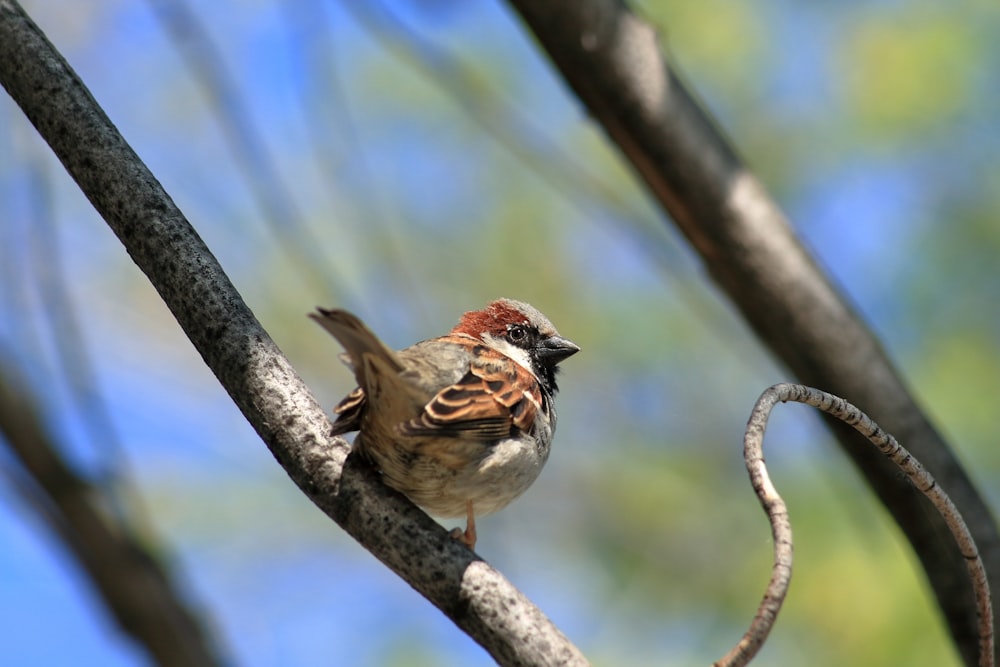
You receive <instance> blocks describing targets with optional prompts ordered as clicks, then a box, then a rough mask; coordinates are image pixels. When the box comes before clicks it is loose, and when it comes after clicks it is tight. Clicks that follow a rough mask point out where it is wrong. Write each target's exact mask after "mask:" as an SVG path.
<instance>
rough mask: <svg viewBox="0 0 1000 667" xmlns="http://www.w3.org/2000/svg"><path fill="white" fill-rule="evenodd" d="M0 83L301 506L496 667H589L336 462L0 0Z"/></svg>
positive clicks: (430, 531) (173, 218)
mask: <svg viewBox="0 0 1000 667" xmlns="http://www.w3.org/2000/svg"><path fill="white" fill-rule="evenodd" d="M0 83H2V84H3V86H4V88H6V89H7V91H8V93H9V94H10V96H11V97H12V98H13V99H14V100H15V101H16V102H17V104H18V105H19V106H20V107H21V109H22V110H23V111H24V113H25V114H26V115H27V116H28V118H29V119H30V120H31V122H32V124H34V126H35V127H36V128H37V129H38V131H39V133H40V134H41V135H42V137H44V138H45V140H46V141H47V142H48V144H49V145H50V146H51V147H52V149H53V151H54V152H55V153H56V155H57V156H58V157H59V159H60V160H61V161H62V163H63V165H64V166H65V167H66V169H67V171H68V172H69V173H70V175H71V176H72V177H73V178H74V180H75V181H76V182H77V184H78V185H79V186H80V188H81V190H83V192H84V194H85V195H86V196H87V197H88V198H89V199H90V201H91V203H92V204H93V205H94V207H95V208H96V209H97V210H98V212H100V214H101V215H102V216H103V217H104V219H105V220H106V221H107V223H108V225H109V226H110V227H111V229H112V230H113V231H114V232H115V234H116V235H117V236H118V238H119V239H120V240H121V241H122V243H123V244H124V245H125V248H126V250H127V251H128V253H129V254H130V255H131V257H132V259H133V260H134V261H135V263H136V264H137V265H138V266H139V268H140V269H142V271H143V272H144V273H145V274H146V276H147V277H148V278H149V280H150V282H151V283H152V284H153V286H154V287H155V288H156V290H157V291H158V292H159V294H160V296H161V297H162V298H163V301H164V303H165V304H166V305H167V307H168V308H169V309H170V311H171V312H172V313H173V315H174V316H175V317H176V318H177V321H178V323H179V324H180V325H181V327H182V328H183V329H184V332H185V333H186V334H187V336H188V338H189V339H190V340H191V342H192V343H193V344H194V346H195V347H196V348H197V350H198V352H199V353H200V354H201V355H202V357H203V358H204V360H205V363H206V364H207V365H208V366H209V368H210V369H211V370H212V372H213V373H214V374H215V376H216V377H217V378H218V379H219V382H220V383H221V384H222V386H223V387H224V388H225V389H226V391H227V392H229V395H230V396H231V397H232V399H233V401H234V402H235V403H236V405H237V406H238V407H239V408H240V410H241V411H242V412H243V414H244V416H245V417H246V418H247V420H248V421H249V422H250V424H251V425H252V426H253V427H254V429H255V430H256V431H257V433H258V434H259V435H260V437H261V438H262V439H263V440H264V442H265V444H266V445H267V446H268V448H269V449H270V451H271V453H272V454H273V455H274V457H275V458H276V459H277V460H278V462H279V463H280V464H281V466H282V467H283V468H284V469H285V471H286V472H287V473H288V475H289V477H291V478H292V480H293V481H294V482H295V483H296V484H297V485H298V486H299V488H300V489H302V491H303V492H304V493H305V494H306V495H307V496H308V497H309V498H310V500H312V502H313V503H315V504H316V505H317V506H318V507H319V508H320V509H322V510H323V511H324V512H325V513H326V514H327V515H328V516H330V517H331V518H332V519H333V520H334V521H336V522H337V523H338V524H339V525H340V526H341V527H343V528H344V530H345V531H347V532H348V533H349V534H350V535H351V536H352V537H354V538H355V539H356V540H358V541H359V542H360V543H361V544H362V545H363V546H364V547H365V548H366V549H368V550H369V551H370V552H371V553H372V554H373V555H375V557H376V558H378V559H379V560H381V561H382V562H383V563H385V564H386V565H387V566H389V567H390V568H391V569H392V570H393V571H394V572H396V573H397V574H398V575H399V576H400V577H402V578H403V579H404V580H406V582H407V583H409V584H410V585H411V586H413V588H415V589H416V590H417V591H418V592H419V593H421V594H422V595H423V596H425V597H426V598H427V599H428V600H430V601H431V602H432V603H433V604H434V605H436V606H437V607H438V608H439V609H441V611H443V612H444V613H445V614H446V615H447V616H448V617H449V618H451V619H452V620H453V621H454V622H455V624H456V625H458V626H459V627H460V628H462V630H464V631H465V632H466V633H468V634H469V636H471V637H472V638H473V639H474V640H475V641H477V642H479V643H480V644H481V645H482V646H483V647H484V648H485V649H486V650H487V651H489V652H490V654H491V655H492V656H493V657H494V659H496V660H497V662H499V663H500V664H501V665H525V666H527V665H553V666H554V665H570V666H572V665H586V664H587V661H586V659H585V658H584V657H583V655H582V654H581V653H580V651H579V650H578V649H577V648H576V647H575V646H573V645H572V644H571V643H570V642H569V641H568V640H567V639H566V637H565V636H564V635H563V634H562V633H561V632H560V631H559V630H558V629H557V628H556V627H555V626H554V625H553V624H552V622H551V621H550V620H549V619H548V618H547V617H546V616H545V615H544V614H543V613H542V612H541V611H540V610H539V609H538V608H537V607H535V606H534V605H533V604H532V603H531V602H530V601H529V600H528V599H527V598H526V597H525V596H524V595H523V594H522V593H521V592H520V591H518V590H517V589H516V588H514V586H513V585H512V584H511V583H510V582H509V581H507V580H506V579H505V578H504V577H503V576H502V575H501V574H500V573H499V572H497V571H496V570H494V569H493V568H492V567H490V566H489V564H487V563H485V562H484V561H482V560H480V559H479V558H478V557H477V556H476V555H475V554H474V553H472V552H471V551H469V550H468V549H466V548H465V547H463V546H461V545H459V544H458V543H457V542H456V541H455V540H453V539H451V538H450V537H449V536H448V533H447V531H445V530H444V529H443V528H442V527H441V526H439V525H438V524H437V523H435V522H434V521H433V520H432V519H431V518H430V517H428V516H427V515H426V514H424V513H423V512H421V511H420V510H418V509H417V508H416V507H415V506H414V505H413V504H412V503H410V502H409V501H407V500H406V499H405V498H403V497H402V496H401V495H399V494H397V493H395V492H393V491H391V490H390V489H389V488H388V487H386V486H385V485H384V484H382V483H381V482H380V481H379V479H378V476H377V474H376V473H375V472H374V471H373V470H371V469H370V468H367V467H365V466H363V465H361V464H359V463H356V459H355V458H354V457H348V452H349V446H348V445H347V443H346V442H345V441H344V440H343V439H341V438H335V437H333V436H331V435H330V422H329V420H328V419H327V416H326V414H325V413H324V411H323V409H322V408H321V407H320V406H319V405H318V404H317V403H316V400H315V399H314V398H313V397H312V394H311V393H310V392H309V389H308V387H306V386H305V385H304V384H303V382H302V380H301V379H300V378H299V376H298V375H297V374H296V373H295V370H294V369H293V368H292V367H291V365H290V364H289V362H288V360H287V359H286V358H285V357H284V356H283V355H282V354H281V351H280V350H279V349H278V348H277V346H276V345H275V343H274V341H273V340H271V338H270V337H269V336H268V334H267V332H266V331H264V329H263V328H262V327H261V326H260V323H259V322H257V320H256V319H255V318H254V316H253V313H251V312H250V309H249V308H247V306H246V304H245V303H244V302H243V299H242V298H241V297H240V295H239V293H238V292H237V291H236V289H235V288H234V287H233V285H232V283H231V282H230V281H229V279H228V277H227V276H226V275H225V273H224V272H223V271H222V268H221V266H219V263H218V262H217V261H216V259H215V258H214V257H213V256H212V254H211V252H210V251H209V250H208V248H207V247H205V245H204V243H203V242H202V240H201V239H200V238H199V236H198V234H197V233H196V232H195V231H194V229H193V228H192V227H191V225H190V224H189V223H188V221H187V220H186V219H185V218H184V215H183V214H182V213H181V212H180V210H178V208H177V207H176V206H175V205H174V203H173V202H172V201H171V200H170V197H169V196H168V195H167V194H166V192H164V191H163V188H162V187H161V186H160V184H159V183H158V182H157V181H156V179H155V178H154V177H153V175H152V174H151V173H150V172H149V170H148V169H147V168H146V166H145V165H144V164H143V163H142V161H141V160H139V158H138V157H137V156H136V155H135V153H134V151H132V149H131V148H130V147H129V146H128V144H127V143H126V142H125V140H124V139H123V138H122V137H121V135H120V134H119V133H118V132H117V130H116V129H115V127H114V126H113V125H112V124H111V122H110V120H108V118H107V116H106V115H105V114H104V112H103V111H102V110H101V108H100V107H99V106H98V105H97V103H96V102H95V101H94V99H93V97H91V95H90V93H89V92H88V91H87V89H86V88H85V87H84V85H83V83H82V82H81V81H80V79H79V78H78V77H77V75H76V73H75V72H73V70H72V69H71V68H70V67H69V65H68V64H67V63H66V62H65V60H64V59H63V58H62V56H61V55H59V53H58V52H57V51H56V50H55V49H54V48H53V46H52V45H51V44H50V43H49V42H48V40H47V39H46V38H45V36H44V35H43V34H42V33H41V31H40V30H39V29H38V27H37V26H35V25H34V23H33V22H32V21H31V19H29V18H28V16H27V15H26V14H25V13H24V11H23V10H22V9H21V7H20V6H19V5H18V4H17V3H16V2H15V1H14V0H0ZM317 335H319V334H318V333H317Z"/></svg>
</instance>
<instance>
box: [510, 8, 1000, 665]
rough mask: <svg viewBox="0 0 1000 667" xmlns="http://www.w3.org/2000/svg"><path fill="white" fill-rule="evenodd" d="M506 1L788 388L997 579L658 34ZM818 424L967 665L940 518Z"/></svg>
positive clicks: (976, 517)
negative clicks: (842, 411)
mask: <svg viewBox="0 0 1000 667" xmlns="http://www.w3.org/2000/svg"><path fill="white" fill-rule="evenodd" d="M510 4H511V5H512V6H513V7H514V8H515V9H516V10H517V11H518V12H519V13H520V15H521V17H522V18H523V19H524V21H525V23H526V24H527V25H528V27H529V28H530V29H531V30H532V32H534V34H535V36H536V37H537V39H538V41H539V42H540V44H541V46H542V48H544V49H545V51H546V52H547V53H548V55H549V57H550V58H551V59H552V62H553V63H554V64H555V66H556V67H557V68H558V69H559V71H560V72H561V73H562V75H563V77H564V79H565V80H566V82H567V83H568V84H569V86H570V87H571V88H572V89H573V91H574V92H575V93H576V95H577V96H578V97H579V98H580V100H581V101H582V102H583V104H584V105H586V107H587V110H588V111H589V113H590V114H591V115H592V116H593V118H594V119H595V120H596V121H597V122H598V123H600V124H601V125H602V126H603V128H604V130H605V131H606V132H607V134H608V136H609V137H610V138H611V140H612V141H613V142H614V143H615V144H616V145H617V146H618V148H619V150H620V151H621V152H622V154H623V155H624V157H625V158H626V159H627V160H628V161H629V162H630V163H631V165H632V167H633V168H634V170H635V172H636V173H637V175H638V176H639V177H640V178H641V179H642V180H643V181H644V182H645V184H646V187H647V189H648V191H649V193H650V194H651V196H653V197H654V198H655V199H656V200H657V201H658V202H659V203H660V205H661V206H662V207H663V210H664V211H665V212H666V213H668V214H669V215H670V217H671V218H672V220H673V223H674V225H675V226H676V227H677V228H678V229H679V230H680V231H681V232H682V233H683V234H684V235H685V236H686V237H687V239H688V241H689V242H690V243H691V246H692V247H693V248H694V249H695V250H696V251H697V252H698V254H699V255H700V256H701V258H702V261H703V262H704V263H705V266H706V268H707V269H708V272H709V273H710V275H711V276H712V278H713V279H714V280H715V282H716V283H717V284H718V286H719V287H720V288H721V290H722V292H723V293H724V294H725V295H726V296H727V297H728V298H729V299H730V301H731V302H732V303H733V304H734V305H735V306H736V307H737V308H738V309H739V310H740V312H741V313H742V315H743V317H744V318H745V319H746V321H747V322H748V323H749V325H750V326H751V327H752V328H753V330H754V332H755V333H756V334H757V336H758V337H759V338H760V339H761V340H762V341H763V342H764V343H765V345H767V346H768V347H769V348H770V350H771V352H772V353H773V354H774V356H775V357H777V358H778V359H780V360H781V361H782V362H783V363H784V364H785V365H787V367H788V368H789V369H790V370H791V371H792V372H793V373H794V374H795V376H796V377H797V378H798V380H799V381H800V382H802V383H804V384H808V385H812V386H820V387H826V388H827V389H828V390H829V391H831V392H833V393H835V394H838V395H840V396H851V397H852V399H853V400H854V401H855V402H856V403H857V404H858V405H860V406H862V407H863V408H864V409H865V411H866V412H867V413H868V414H870V415H872V416H873V417H874V418H875V419H877V420H878V422H879V423H880V424H882V426H883V427H884V428H886V429H887V430H889V431H891V432H892V433H895V434H896V437H898V438H899V439H900V440H902V441H903V442H906V443H907V445H908V446H909V448H910V451H912V452H913V453H914V455H916V456H917V457H919V459H920V460H921V461H922V462H923V464H924V465H925V466H926V467H927V469H928V470H930V471H932V472H933V473H934V476H935V477H936V478H937V479H938V481H939V482H941V484H943V485H945V486H946V487H947V488H948V489H949V490H950V492H951V494H952V498H953V500H954V501H955V504H956V505H957V506H958V507H959V508H961V510H962V514H963V516H964V517H965V520H966V521H967V522H968V524H969V528H970V530H971V531H972V534H973V535H974V536H975V538H976V543H977V544H978V545H979V548H980V551H981V553H982V554H983V560H984V562H985V564H986V570H987V571H988V572H989V573H990V575H991V577H992V578H993V579H994V580H1000V534H998V532H997V525H996V522H995V521H994V518H993V516H992V515H991V513H990V510H989V508H988V507H987V506H986V503H985V502H984V501H983V498H982V496H980V495H979V493H978V491H977V490H976V488H975V486H974V485H973V484H972V482H971V480H970V479H969V476H968V475H967V473H966V472H965V470H964V469H963V468H962V466H961V464H960V463H959V462H958V461H957V460H956V458H955V456H954V454H953V453H952V451H951V449H950V448H949V447H948V445H947V443H946V442H945V441H944V439H943V438H942V437H941V435H940V434H939V433H938V432H937V431H936V430H935V428H934V426H933V425H932V424H931V423H930V420H929V419H928V418H927V416H926V415H924V413H923V411H922V410H921V409H920V407H919V406H918V405H917V403H916V401H915V400H914V398H913V396H912V395H911V394H910V392H909V390H908V388H907V387H906V385H905V384H904V382H903V380H902V379H901V378H900V376H899V374H898V373H897V371H896V369H895V368H894V367H893V364H892V362H891V361H890V360H889V358H888V356H887V355H886V353H885V351H884V350H883V349H882V346H881V344H880V342H879V341H878V339H877V338H876V337H875V335H874V334H873V333H872V332H871V330H870V329H869V328H868V327H867V326H866V324H865V323H864V322H863V321H862V320H861V318H860V317H859V316H858V314H857V313H856V312H855V311H854V309H853V308H852V306H851V305H850V303H849V301H848V300H847V299H846V298H845V297H844V295H843V294H841V293H840V292H839V291H838V290H837V288H836V287H834V285H833V284H832V283H831V281H830V279H829V278H828V277H827V276H826V275H824V274H823V272H822V271H821V270H820V269H819V267H818V266H817V265H816V262H815V261H814V260H813V258H812V257H811V256H810V255H809V254H808V253H807V252H806V250H805V249H804V248H803V247H802V244H801V243H800V242H799V240H798V239H797V238H796V236H795V234H794V232H793V231H792V229H791V226H790V225H789V223H788V220H787V219H786V218H785V216H784V214H783V213H782V212H781V210H780V209H779V208H778V205H777V204H776V203H775V202H774V201H773V200H772V199H771V197H770V196H769V195H768V193H767V192H766V190H765V189H764V187H763V185H762V184H761V183H760V182H759V181H758V180H757V179H756V178H755V177H754V175H753V174H752V173H751V172H750V171H749V170H748V169H747V167H746V165H744V164H743V163H742V161H741V160H740V159H739V157H738V156H737V154H736V151H735V150H734V149H733V147H732V146H731V145H730V143H729V142H728V141H727V140H726V139H725V137H724V136H723V135H722V133H721V132H720V130H719V128H718V127H717V126H716V124H715V123H714V121H713V120H712V119H711V118H710V117H709V116H708V115H707V114H706V113H705V112H704V111H703V110H702V108H701V107H700V105H699V104H698V102H697V101H696V99H695V97H694V95H693V94H692V93H691V92H690V91H689V90H688V88H687V86H686V85H685V84H684V82H683V80H682V79H681V77H680V76H679V75H678V74H677V72H676V71H675V70H674V69H673V68H672V67H671V65H670V63H668V62H667V61H665V59H664V57H663V55H662V53H661V51H660V49H659V44H658V36H657V31H656V30H655V29H654V28H653V27H651V26H650V25H648V24H647V23H645V22H644V21H642V20H640V19H639V18H638V17H636V16H635V15H634V14H633V13H632V12H631V11H629V9H628V8H627V6H626V5H625V3H624V2H623V0H548V1H547V2H534V1H533V0H510ZM827 425H828V426H829V427H830V428H831V430H833V432H834V434H835V435H836V436H837V438H838V440H839V441H840V444H841V447H842V449H843V450H844V452H845V453H846V454H847V455H848V456H850V457H851V459H852V460H853V461H854V463H855V465H856V466H857V467H858V469H859V470H860V471H861V473H862V474H863V475H864V476H865V478H866V479H867V482H868V484H869V486H871V488H872V489H873V490H874V491H875V493H876V494H877V495H878V497H879V499H880V500H881V501H882V503H883V504H884V505H885V506H886V508H887V509H888V510H889V512H890V513H891V514H892V516H893V518H894V519H895V520H896V522H897V523H898V524H899V526H900V528H901V529H902V530H903V532H904V534H905V535H906V536H907V539H909V541H910V543H911V545H912V546H913V549H914V552H915V553H916V555H917V557H918V558H919V559H920V561H921V564H922V565H923V569H924V572H925V573H926V576H927V579H928V581H929V583H930V584H931V587H932V589H933V590H934V594H935V595H936V597H937V601H938V604H939V605H940V607H941V610H942V612H943V614H944V617H945V619H946V620H947V622H948V627H949V630H950V631H951V635H952V637H953V639H954V640H955V644H956V646H957V647H958V650H959V652H960V653H961V654H962V657H963V659H964V661H965V663H966V664H967V665H975V664H976V660H977V656H978V643H979V640H978V631H977V625H978V621H977V618H976V614H975V604H974V601H973V597H972V590H971V588H970V587H969V586H968V585H966V582H965V558H964V557H963V556H962V553H961V552H960V551H959V550H958V549H957V548H956V547H955V545H954V543H953V542H952V541H951V539H950V535H949V531H948V528H947V526H946V525H945V524H944V521H943V520H941V519H940V517H938V516H937V515H936V513H934V512H932V511H931V510H932V508H931V507H930V504H929V502H928V501H927V500H926V499H925V498H924V497H923V496H922V495H921V494H919V493H918V492H917V491H916V490H915V489H913V487H912V486H911V485H910V484H908V483H907V482H906V480H904V479H902V478H901V477H900V476H899V475H898V473H897V471H896V470H895V468H894V467H893V466H892V465H891V463H890V462H888V461H886V460H885V459H884V458H883V457H881V456H880V455H879V453H878V452H876V451H874V450H872V449H871V448H870V447H858V446H857V435H856V434H855V433H853V432H852V430H851V429H850V428H848V427H847V426H845V425H843V424H841V423H840V422H837V421H836V420H832V419H827ZM928 516H930V517H931V520H928Z"/></svg>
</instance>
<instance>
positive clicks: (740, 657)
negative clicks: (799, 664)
mask: <svg viewBox="0 0 1000 667" xmlns="http://www.w3.org/2000/svg"><path fill="white" fill-rule="evenodd" d="M789 401H795V402H798V403H805V404H806V405H811V406H812V407H814V408H817V409H818V410H822V411H823V412H825V413H826V414H829V415H831V416H832V417H835V418H836V419H838V420H840V421H841V422H843V423H845V424H847V425H849V426H850V427H851V428H853V429H854V430H855V431H857V432H858V433H860V434H861V435H863V436H865V438H867V439H868V441H869V442H870V443H871V444H873V445H875V447H876V449H877V450H878V451H879V453H881V454H882V455H883V456H884V457H886V459H887V460H889V461H891V462H892V464H893V465H894V466H896V468H898V469H899V471H900V472H901V473H903V474H904V475H906V478H907V479H908V480H909V482H910V483H911V484H912V485H913V487H914V488H915V489H917V490H918V491H920V493H922V494H923V495H924V496H925V497H926V498H927V500H929V501H930V502H931V504H932V505H933V506H934V509H936V510H937V512H938V514H939V515H940V516H941V518H942V519H944V522H945V524H946V525H947V526H948V530H949V531H950V532H951V535H952V538H954V540H955V545H956V546H957V547H958V549H959V550H960V551H961V552H962V557H963V558H964V559H965V563H966V569H967V571H968V576H969V582H970V584H971V585H972V590H973V594H974V596H975V600H976V622H977V631H978V635H979V650H978V658H979V663H978V664H979V667H993V657H994V656H993V652H994V649H993V607H992V602H991V600H990V587H989V583H988V582H987V581H986V569H985V568H984V567H983V561H982V558H980V556H979V549H978V548H977V547H976V543H975V540H974V539H973V537H972V534H971V533H970V532H969V528H968V526H967V525H966V523H965V520H964V519H963V518H962V515H961V513H960V512H959V511H958V508H957V507H955V504H954V503H953V502H952V500H951V498H950V497H949V496H948V494H947V493H946V492H945V490H944V488H942V487H941V485H940V484H938V483H937V481H936V480H935V479H934V477H933V476H931V474H930V473H929V472H927V470H926V468H924V467H923V466H922V465H921V464H920V462H919V461H918V460H917V459H916V458H914V457H913V455H912V454H910V453H909V452H908V451H906V449H904V448H903V447H902V446H900V444H899V443H898V442H896V439H895V438H894V437H892V435H890V434H889V433H886V432H885V431H883V430H882V429H881V428H880V427H879V425H878V424H876V423H875V422H874V421H873V420H872V418H871V417H869V416H868V415H866V414H865V413H863V412H861V411H860V410H858V409H857V408H856V407H855V406H853V405H851V404H850V403H848V402H847V401H845V400H844V399H842V398H840V397H839V396H834V395H832V394H828V393H826V392H825V391H820V390H819V389H813V388H812V387H806V386H804V385H800V384H776V385H774V386H772V387H768V388H767V389H766V390H765V391H764V392H763V393H762V394H761V395H760V398H758V399H757V403H756V405H754V408H753V412H751V413H750V419H749V420H748V421H747V427H746V431H745V432H744V434H743V458H744V460H745V461H746V466H747V472H749V473H750V484H751V485H752V486H753V490H754V493H756V494H757V499H758V500H759V501H760V505H761V507H762V508H763V509H764V513H765V514H767V518H768V521H769V522H770V523H771V535H772V538H773V540H774V565H773V567H772V569H771V580H770V582H769V583H768V586H767V592H766V593H765V594H764V599H763V600H761V603H760V605H759V606H758V607H757V613H756V614H755V615H754V619H753V622H752V623H751V624H750V629H749V630H747V632H746V633H745V634H744V635H743V638H742V639H741V640H740V641H739V642H738V643H737V644H736V646H734V647H733V648H732V649H731V650H730V651H729V653H727V654H726V655H725V656H724V657H723V658H722V659H720V660H717V661H716V662H715V665H714V667H743V666H744V665H746V664H747V663H748V662H750V660H751V659H753V657H754V656H755V655H756V654H757V651H759V650H760V647H761V645H763V643H764V640H765V639H766V638H767V635H768V633H769V632H770V631H771V628H772V627H773V626H774V621H775V619H776V618H777V616H778V611H779V610H780V609H781V605H782V603H783V602H784V600H785V594H786V593H787V592H788V585H789V582H790V580H791V576H792V524H791V523H790V521H789V518H788V508H787V507H786V505H785V501H784V500H783V499H782V498H781V496H780V495H779V494H778V491H777V489H775V488H774V484H773V483H772V482H771V476H770V475H769V474H768V472H767V465H766V464H765V463H764V431H765V430H766V429H767V421H768V419H769V418H770V416H771V411H772V410H773V409H774V406H775V405H777V404H778V403H779V402H782V403H787V402H789Z"/></svg>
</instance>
